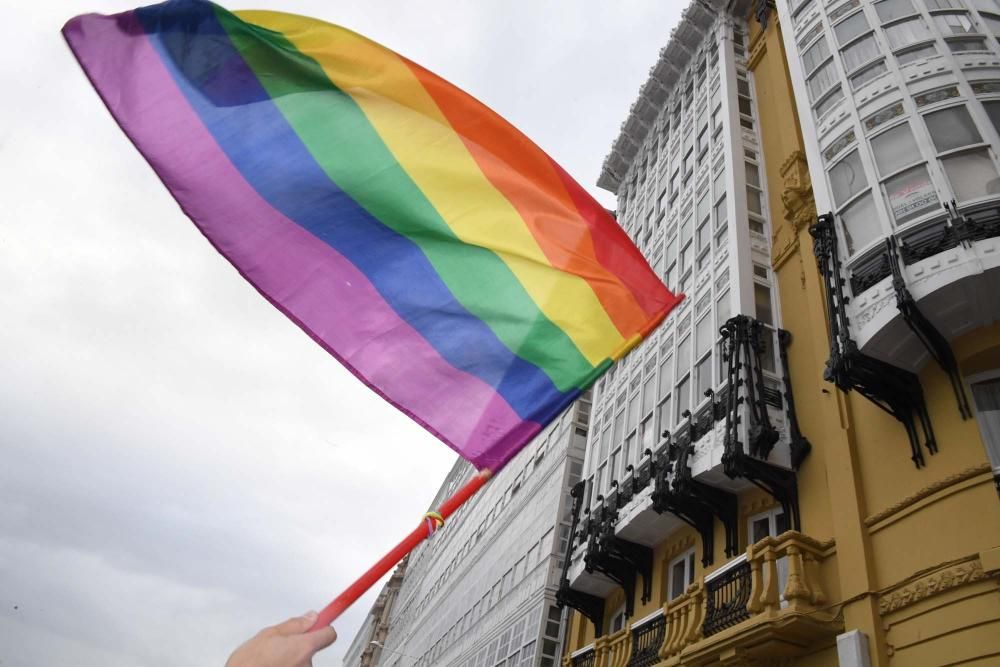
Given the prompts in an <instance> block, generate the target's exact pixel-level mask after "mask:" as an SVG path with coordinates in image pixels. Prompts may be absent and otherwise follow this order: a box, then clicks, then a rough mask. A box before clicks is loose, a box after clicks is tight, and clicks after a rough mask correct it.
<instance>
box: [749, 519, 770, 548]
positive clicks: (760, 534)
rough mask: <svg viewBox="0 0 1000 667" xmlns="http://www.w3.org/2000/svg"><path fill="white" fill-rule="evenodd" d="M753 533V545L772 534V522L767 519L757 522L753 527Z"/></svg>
mask: <svg viewBox="0 0 1000 667" xmlns="http://www.w3.org/2000/svg"><path fill="white" fill-rule="evenodd" d="M751 532H752V533H753V537H752V541H753V543H754V544H756V543H757V542H760V541H761V540H762V539H764V538H765V537H768V536H769V535H770V534H771V526H770V521H768V519H767V517H764V518H762V519H757V520H755V521H754V522H753V525H752V527H751Z"/></svg>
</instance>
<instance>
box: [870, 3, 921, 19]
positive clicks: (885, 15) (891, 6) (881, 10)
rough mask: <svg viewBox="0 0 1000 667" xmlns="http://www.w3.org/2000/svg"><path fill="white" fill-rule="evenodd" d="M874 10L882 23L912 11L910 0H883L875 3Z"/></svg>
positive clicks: (907, 14)
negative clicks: (883, 0)
mask: <svg viewBox="0 0 1000 667" xmlns="http://www.w3.org/2000/svg"><path fill="white" fill-rule="evenodd" d="M875 11H876V12H878V17H879V18H880V19H882V22H883V23H885V22H887V21H891V20H893V19H898V18H901V17H903V16H909V15H910V14H913V13H914V10H913V4H912V3H911V2H910V0H885V2H880V3H878V4H876V5H875Z"/></svg>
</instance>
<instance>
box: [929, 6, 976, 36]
mask: <svg viewBox="0 0 1000 667" xmlns="http://www.w3.org/2000/svg"><path fill="white" fill-rule="evenodd" d="M934 21H935V22H936V23H937V24H938V29H939V30H941V32H942V33H944V34H945V35H967V34H969V33H974V32H979V31H978V30H976V29H975V28H974V27H973V26H972V21H970V20H969V15H968V14H965V13H964V12H963V13H961V14H938V15H936V16H935V17H934Z"/></svg>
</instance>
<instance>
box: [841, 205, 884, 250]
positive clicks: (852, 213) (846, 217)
mask: <svg viewBox="0 0 1000 667" xmlns="http://www.w3.org/2000/svg"><path fill="white" fill-rule="evenodd" d="M840 219H841V220H842V221H843V223H844V242H845V243H846V244H847V252H848V253H849V254H851V255H853V254H854V253H856V252H857V251H858V250H861V249H862V248H864V247H865V246H866V245H868V244H869V243H871V242H872V241H874V240H875V239H876V238H878V237H880V236H882V228H881V226H879V223H878V218H877V216H876V214H875V202H874V200H873V199H872V195H871V193H868V194H866V195H865V196H864V197H861V198H860V199H859V200H858V201H856V202H854V203H853V204H851V205H850V206H849V207H848V208H847V209H845V210H844V212H843V213H841V214H840Z"/></svg>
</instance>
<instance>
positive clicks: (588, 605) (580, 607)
mask: <svg viewBox="0 0 1000 667" xmlns="http://www.w3.org/2000/svg"><path fill="white" fill-rule="evenodd" d="M586 484H587V483H586V482H585V481H580V482H577V483H576V484H575V485H574V486H573V489H572V490H571V491H570V497H571V498H573V508H572V519H571V525H570V532H569V534H570V539H569V540H567V543H566V553H565V554H563V567H562V577H561V578H560V580H559V590H558V591H556V605H558V606H559V608H560V609H561V608H563V607H570V608H572V609H576V610H577V611H578V612H580V613H581V614H583V615H584V616H585V617H586V618H587V619H589V620H590V622H591V623H593V624H594V633H595V634H594V636H595V637H600V636H601V635H602V634H603V632H604V599H603V598H599V597H597V596H596V595H591V594H590V593H583V592H581V591H574V590H573V589H571V588H570V587H569V574H568V572H569V561H570V557H571V556H572V555H573V545H574V543H575V542H576V527H577V524H578V523H579V521H580V508H581V507H582V505H583V496H584V491H585V490H586Z"/></svg>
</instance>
